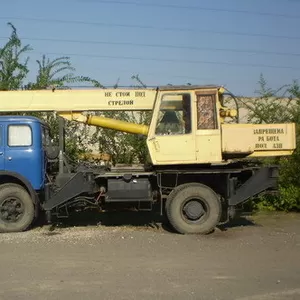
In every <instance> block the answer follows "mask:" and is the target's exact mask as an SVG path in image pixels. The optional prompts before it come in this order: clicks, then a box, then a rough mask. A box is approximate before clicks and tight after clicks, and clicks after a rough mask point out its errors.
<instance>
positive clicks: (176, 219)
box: [165, 183, 222, 234]
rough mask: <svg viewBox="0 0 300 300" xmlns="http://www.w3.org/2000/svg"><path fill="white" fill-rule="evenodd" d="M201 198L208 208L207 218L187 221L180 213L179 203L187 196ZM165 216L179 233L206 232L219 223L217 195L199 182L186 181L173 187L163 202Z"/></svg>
mask: <svg viewBox="0 0 300 300" xmlns="http://www.w3.org/2000/svg"><path fill="white" fill-rule="evenodd" d="M190 197H193V198H199V197H200V198H201V200H202V201H203V202H205V205H206V207H207V208H208V210H209V212H208V216H207V219H206V220H205V221H204V222H203V223H194V224H191V223H188V222H186V221H185V220H184V218H183V217H182V215H181V205H182V204H183V203H184V202H185V201H186V199H187V198H190ZM165 209H166V214H167V218H168V220H169V222H170V224H171V226H172V227H173V228H174V229H175V230H176V231H177V232H178V233H181V234H208V233H210V232H212V231H213V230H214V229H215V227H216V226H217V225H218V224H219V222H220V218H221V214H222V206H221V202H220V200H219V197H218V195H217V194H216V193H215V192H214V191H213V190H212V189H211V188H209V187H208V186H206V185H203V184H201V183H187V184H183V185H180V186H178V187H177V188H176V189H174V190H173V191H172V192H171V193H170V195H169V196H168V198H167V201H166V204H165Z"/></svg>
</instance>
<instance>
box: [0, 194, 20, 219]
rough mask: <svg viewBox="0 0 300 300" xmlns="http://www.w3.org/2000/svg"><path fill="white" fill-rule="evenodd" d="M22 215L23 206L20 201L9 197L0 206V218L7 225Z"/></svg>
mask: <svg viewBox="0 0 300 300" xmlns="http://www.w3.org/2000/svg"><path fill="white" fill-rule="evenodd" d="M23 215H24V206H23V203H22V201H20V199H18V198H15V197H9V198H7V199H5V200H4V201H3V202H2V204H1V206H0V218H1V220H2V221H4V222H7V223H15V222H17V221H19V220H20V219H21V218H22V216H23Z"/></svg>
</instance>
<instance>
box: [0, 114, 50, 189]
mask: <svg viewBox="0 0 300 300" xmlns="http://www.w3.org/2000/svg"><path fill="white" fill-rule="evenodd" d="M47 132H48V126H47V125H46V124H44V123H43V122H42V121H41V120H40V119H38V118H35V117H27V116H1V117H0V172H1V173H2V174H12V175H14V176H17V177H19V178H20V179H25V180H26V181H27V182H28V183H29V184H30V186H31V187H32V188H33V189H34V190H36V191H39V190H42V189H43V188H44V183H45V176H46V172H45V171H46V170H45V168H46V163H47V162H46V157H45V147H46V144H47V141H46V138H47V136H48V134H47ZM1 173H0V174H1ZM0 181H1V177H0Z"/></svg>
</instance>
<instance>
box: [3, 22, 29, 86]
mask: <svg viewBox="0 0 300 300" xmlns="http://www.w3.org/2000/svg"><path fill="white" fill-rule="evenodd" d="M8 25H9V26H10V28H11V29H12V32H11V35H10V37H9V40H8V42H7V43H6V44H5V45H4V46H3V47H1V48H0V90H4V91H5V90H17V89H19V88H21V86H22V84H23V81H24V79H25V78H26V76H27V74H28V72H29V69H28V66H27V64H28V60H29V57H26V58H25V59H24V60H23V61H22V57H23V55H24V54H27V52H28V51H30V50H31V47H30V46H29V45H25V46H23V45H22V42H21V40H20V39H19V37H18V34H17V30H16V28H15V27H14V26H13V25H12V24H11V23H8Z"/></svg>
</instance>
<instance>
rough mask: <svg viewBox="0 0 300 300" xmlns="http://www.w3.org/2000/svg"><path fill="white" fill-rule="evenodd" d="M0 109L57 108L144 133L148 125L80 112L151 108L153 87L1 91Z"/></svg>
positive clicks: (69, 117)
mask: <svg viewBox="0 0 300 300" xmlns="http://www.w3.org/2000/svg"><path fill="white" fill-rule="evenodd" d="M0 95H1V96H0V99H1V112H34V111H39V112H49V111H53V112H57V113H58V115H60V116H61V117H63V118H65V119H67V120H72V121H77V122H81V123H85V124H88V125H94V126H99V127H104V128H110V129H115V130H119V131H123V132H128V133H135V134H142V135H147V133H148V126H146V125H141V124H135V123H129V122H124V121H120V120H115V119H111V118H105V117H99V116H92V115H87V116H86V115H83V114H81V112H88V111H147V110H152V109H153V106H154V102H155V99H156V95H157V90H156V89H103V90H54V91H52V90H38V91H2V92H1V94H0Z"/></svg>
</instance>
